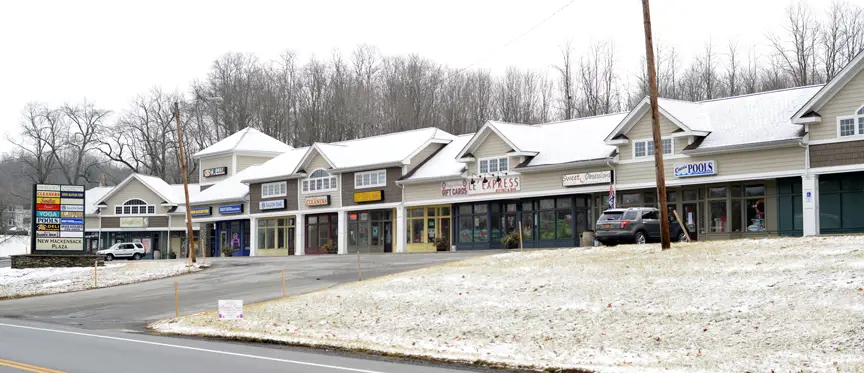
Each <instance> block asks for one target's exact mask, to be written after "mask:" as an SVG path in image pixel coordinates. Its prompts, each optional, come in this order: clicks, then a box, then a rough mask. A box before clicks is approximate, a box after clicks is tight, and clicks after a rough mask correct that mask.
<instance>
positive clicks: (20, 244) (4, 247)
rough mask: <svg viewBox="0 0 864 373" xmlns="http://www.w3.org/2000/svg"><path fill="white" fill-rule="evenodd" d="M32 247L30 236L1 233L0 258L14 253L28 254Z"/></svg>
mask: <svg viewBox="0 0 864 373" xmlns="http://www.w3.org/2000/svg"><path fill="white" fill-rule="evenodd" d="M29 248H30V236H2V235H0V258H8V257H10V256H12V255H18V254H27V249H29Z"/></svg>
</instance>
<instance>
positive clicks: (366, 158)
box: [294, 127, 455, 172]
mask: <svg viewBox="0 0 864 373" xmlns="http://www.w3.org/2000/svg"><path fill="white" fill-rule="evenodd" d="M454 138H455V136H453V135H451V134H450V133H447V132H445V131H442V130H440V129H437V128H434V127H428V128H421V129H416V130H411V131H403V132H395V133H389V134H386V135H380V136H372V137H366V138H361V139H356V140H348V141H340V142H334V143H315V144H313V145H312V146H311V147H310V148H309V150H308V151H307V153H306V155H304V156H303V159H301V160H300V162H299V164H298V165H297V167H298V168H297V169H295V170H294V171H295V172H296V171H299V168H300V167H302V166H303V165H304V164H305V163H306V162H307V161H308V160H309V159H310V158H311V156H312V155H313V154H314V153H316V152H317V153H318V154H321V156H322V157H324V158H325V159H327V161H328V162H329V163H330V164H331V165H332V166H333V168H335V169H351V168H360V167H364V166H376V165H384V164H390V163H398V162H402V161H404V160H406V159H407V158H409V157H410V156H412V155H413V154H415V153H416V152H417V150H418V149H420V148H422V147H425V146H427V145H428V144H430V143H432V142H439V143H447V142H449V141H451V140H453V139H454Z"/></svg>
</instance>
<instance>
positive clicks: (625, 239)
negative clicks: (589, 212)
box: [595, 207, 686, 246]
mask: <svg viewBox="0 0 864 373" xmlns="http://www.w3.org/2000/svg"><path fill="white" fill-rule="evenodd" d="M596 228H597V229H596V231H595V239H596V240H597V241H599V242H600V243H602V244H604V245H607V246H614V245H617V244H619V243H636V244H644V243H647V242H650V241H660V210H658V209H656V208H653V207H631V208H626V209H610V210H606V211H603V215H601V216H600V219H598V220H597V227H596ZM669 237H670V238H671V239H672V241H684V240H686V238H685V234H684V230H683V229H681V225H680V224H678V222H677V221H676V220H675V217H674V216H670V217H669Z"/></svg>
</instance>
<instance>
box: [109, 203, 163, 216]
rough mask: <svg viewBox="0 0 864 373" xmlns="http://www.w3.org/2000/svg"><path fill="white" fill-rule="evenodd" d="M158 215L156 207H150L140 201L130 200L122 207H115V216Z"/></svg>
mask: <svg viewBox="0 0 864 373" xmlns="http://www.w3.org/2000/svg"><path fill="white" fill-rule="evenodd" d="M154 213H156V206H155V205H148V204H147V202H144V201H142V200H140V199H130V200H128V201H126V202H124V203H123V205H122V206H114V215H146V214H154Z"/></svg>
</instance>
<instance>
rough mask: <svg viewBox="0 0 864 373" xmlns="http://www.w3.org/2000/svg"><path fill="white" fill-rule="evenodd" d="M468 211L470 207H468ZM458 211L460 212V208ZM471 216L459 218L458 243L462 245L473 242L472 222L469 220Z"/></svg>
mask: <svg viewBox="0 0 864 373" xmlns="http://www.w3.org/2000/svg"><path fill="white" fill-rule="evenodd" d="M468 208H469V209H470V208H471V206H468ZM459 211H460V212H461V211H462V208H461V207H460V208H459ZM471 217H472V216H471V215H461V214H460V216H459V242H462V243H470V242H474V232H473V228H474V221H473V219H472V218H471Z"/></svg>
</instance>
